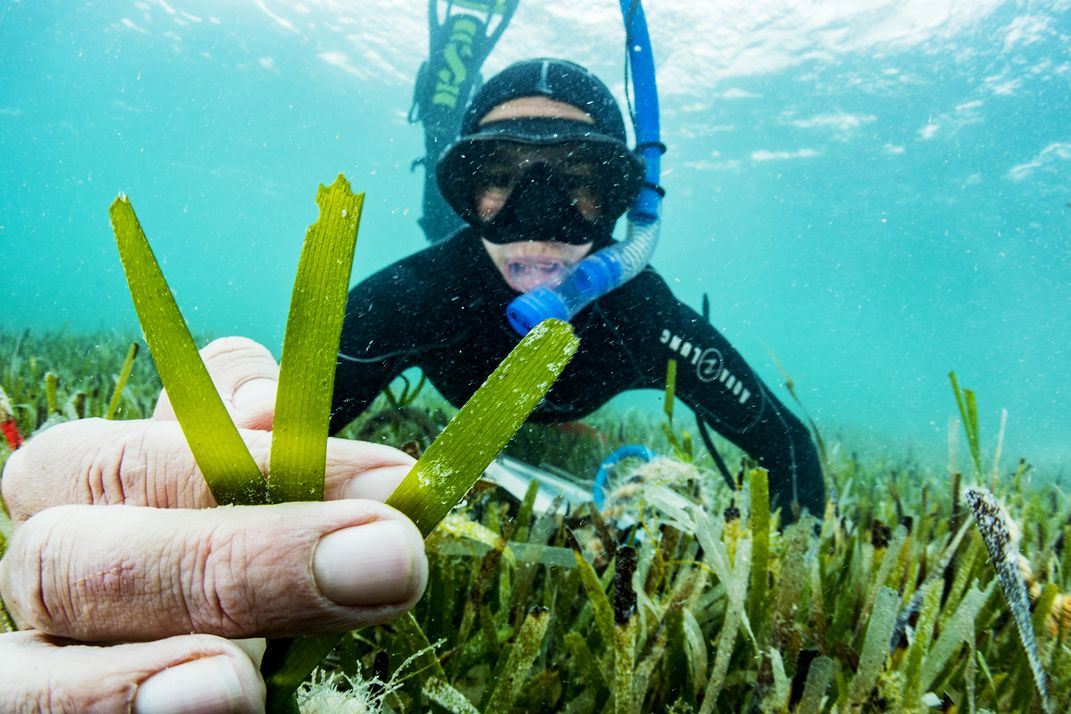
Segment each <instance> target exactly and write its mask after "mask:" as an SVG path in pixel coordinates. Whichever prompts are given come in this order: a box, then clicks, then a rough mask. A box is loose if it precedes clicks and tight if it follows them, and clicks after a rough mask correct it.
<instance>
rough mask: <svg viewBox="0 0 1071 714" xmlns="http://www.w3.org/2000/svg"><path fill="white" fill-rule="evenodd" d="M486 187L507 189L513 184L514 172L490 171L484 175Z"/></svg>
mask: <svg viewBox="0 0 1071 714" xmlns="http://www.w3.org/2000/svg"><path fill="white" fill-rule="evenodd" d="M483 183H484V186H485V187H486V188H497V189H507V188H509V187H510V186H512V185H513V174H512V173H511V172H509V171H490V172H488V173H486V174H485V175H484V177H483Z"/></svg>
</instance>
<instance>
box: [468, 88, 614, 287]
mask: <svg viewBox="0 0 1071 714" xmlns="http://www.w3.org/2000/svg"><path fill="white" fill-rule="evenodd" d="M534 117H549V118H557V119H573V120H575V121H582V122H587V123H589V124H594V121H593V120H592V118H591V116H589V115H588V113H587V112H585V111H583V110H581V109H580V108H578V107H574V106H573V105H571V104H565V103H564V102H559V101H555V100H553V99H548V98H547V97H521V98H520V99H512V100H510V101H508V102H504V103H502V104H500V105H498V106H497V107H495V108H494V109H492V110H491V111H489V112H488V113H487V114H486V115H485V116H484V117H483V119H481V120H480V124H481V125H483V124H488V123H490V122H495V121H502V120H505V119H521V118H534ZM570 151H571V149H570V147H567V146H561V147H553V146H552V147H532V146H523V145H517V146H515V147H510V148H509V149H508V154H501V155H496V157H495V159H494V161H495V162H498V164H494V165H490V166H488V167H486V170H487V171H486V175H487V176H490V177H500V179H498V180H489V181H487V182H485V183H484V185H482V186H480V187H479V189H478V190H477V193H476V197H475V198H476V210H477V213H478V214H479V216H480V218H481V219H483V220H490V219H491V218H494V216H495V215H496V214H497V213H498V212H499V211H501V210H502V207H503V206H504V205H505V203H506V199H507V198H509V194H510V190H511V188H512V186H511V180H513V178H514V177H516V176H519V175H521V174H522V173H523V171H524V170H525V169H527V168H528V166H529V165H531V163H533V162H546V163H554V164H559V165H561V166H562V167H565V168H563V170H564V171H567V172H568V174H567V175H566V178H567V179H572V180H574V183H575V185H576V188H575V190H574V191H571V192H570V199H571V200H572V201H573V205H574V206H575V207H576V210H577V212H578V213H580V215H581V216H582V217H583V218H584V219H586V220H590V221H593V220H595V218H596V217H598V215H599V205H598V200H597V198H596V196H595V195H594V193H593V192H592V191H591V190H590V189H589V188H587V186H588V185H589V184H590V180H589V179H590V178H591V176H590V175H589V176H585V175H583V173H584V171H585V170H587V171H589V172H590V173H593V170H592V169H591V168H590V167H588V168H587V169H585V167H584V166H583V165H582V164H579V163H578V164H575V165H572V166H569V165H568V162H566V161H563V160H564V159H566V158H567V156H568V153H569V152H570ZM591 245H592V244H591V243H590V242H589V243H583V244H580V245H576V244H568V243H561V242H558V241H519V242H515V243H503V244H497V243H492V242H490V241H488V240H486V239H484V240H483V246H484V249H485V250H486V251H487V254H488V256H490V258H491V262H492V263H494V265H495V267H496V268H498V272H499V273H500V274H501V275H502V277H503V279H505V281H506V283H508V284H509V286H510V287H511V288H513V289H514V290H516V291H517V292H521V293H524V292H528V291H529V290H532V289H534V288H537V287H539V286H540V285H546V284H548V283H550V284H554V283H557V282H558V281H559V280H561V278H562V277H564V273H565V271H566V270H567V269H568V268H569V267H571V266H573V265H575V264H576V263H578V262H580V261H581V260H582V259H583V258H584V256H586V255H587V254H588V253H590V252H591Z"/></svg>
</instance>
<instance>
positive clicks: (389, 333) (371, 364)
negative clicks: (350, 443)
mask: <svg viewBox="0 0 1071 714" xmlns="http://www.w3.org/2000/svg"><path fill="white" fill-rule="evenodd" d="M407 260H408V259H407ZM413 273H414V271H413V269H412V268H411V266H409V265H408V264H407V261H406V260H403V261H400V262H398V263H395V264H394V265H392V266H390V267H389V268H386V269H385V270H383V271H381V272H379V273H377V274H375V275H373V276H372V277H370V278H368V279H367V280H365V281H364V282H361V283H359V284H358V285H356V286H355V287H354V288H353V289H351V290H350V294H349V298H348V300H347V302H346V316H345V318H344V319H343V322H342V336H341V339H340V342H339V350H338V360H337V362H336V366H335V387H334V397H333V399H332V404H331V427H330V430H331V433H332V434H334V433H336V432H337V431H339V430H340V429H342V428H343V427H345V426H346V425H347V424H349V423H350V422H351V421H353V419H355V418H356V417H357V416H358V415H359V414H360V413H361V412H363V411H364V410H365V409H367V408H368V405H370V404H371V403H372V401H373V400H375V398H376V397H377V396H378V395H379V394H380V392H382V391H383V389H384V388H386V386H387V385H388V384H390V382H391V380H393V379H394V378H395V377H397V376H398V375H399V374H401V373H402V372H403V371H404V370H405V369H407V368H408V367H411V366H413V365H414V364H415V360H416V355H417V350H416V349H415V347H414V345H416V344H418V340H419V337H418V336H417V334H418V333H419V332H421V329H420V325H421V323H420V322H419V321H417V320H415V319H413V318H414V315H413V314H412V313H414V312H415V307H414V306H415V304H416V303H415V301H416V300H417V299H418V296H416V295H415V294H414V291H415V286H419V281H418V279H417V276H415V275H414V274H413Z"/></svg>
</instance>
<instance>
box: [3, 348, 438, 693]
mask: <svg viewBox="0 0 1071 714" xmlns="http://www.w3.org/2000/svg"><path fill="white" fill-rule="evenodd" d="M202 355H203V356H204V358H205V362H206V364H207V365H208V367H209V371H210V373H211V374H212V375H213V380H214V381H215V383H216V386H217V388H218V389H219V391H220V394H221V395H222V396H223V399H224V403H225V404H226V405H227V408H228V411H230V413H231V415H232V418H233V419H234V421H235V423H236V424H237V425H238V426H239V428H240V429H241V434H242V437H243V439H244V440H245V442H246V444H247V445H248V446H249V449H250V452H251V453H252V455H253V458H254V459H255V460H256V461H257V463H258V464H259V465H260V466H261V469H262V471H264V472H267V466H268V460H269V451H270V447H271V434H270V432H269V431H266V429H270V427H271V422H272V415H273V407H274V395H275V381H276V379H277V375H278V367H277V365H276V364H275V362H274V360H273V359H272V358H271V355H270V354H269V353H268V351H267V350H266V349H264V348H263V347H261V346H260V345H257V344H256V343H253V342H250V341H248V340H243V339H239V338H227V339H224V340H217V341H216V342H213V343H212V344H211V345H209V346H208V347H206V348H205V350H203V351H202ZM412 463H413V460H412V458H410V457H409V456H407V455H405V454H404V453H402V452H400V451H397V450H395V449H392V448H390V447H386V446H382V445H376V444H367V443H361V442H353V441H347V440H340V439H330V440H329V441H328V450H327V468H326V474H325V497H326V498H327V499H328V500H327V501H325V502H324V503H286V504H278V505H272V506H236V507H225V508H211V506H214V505H215V502H214V501H213V499H212V495H211V493H210V492H209V490H208V488H207V486H206V484H205V482H204V479H203V477H202V476H201V473H200V471H199V470H198V468H197V466H196V464H195V463H194V461H193V457H192V455H191V453H190V451H189V447H188V446H187V445H186V441H185V437H184V436H183V435H182V431H181V429H180V428H179V425H178V422H177V421H174V415H173V411H171V408H170V404H169V402H168V401H167V400H166V396H162V398H161V400H160V403H159V404H158V405H157V409H156V412H155V413H154V416H153V418H152V419H147V420H139V421H105V420H101V419H85V420H81V421H77V422H69V423H67V424H61V425H58V426H56V427H53V428H51V429H49V430H47V431H45V432H43V433H41V434H39V435H38V436H36V437H34V438H33V439H31V440H30V441H29V442H27V443H26V444H25V445H24V446H23V447H22V448H21V449H19V450H18V451H16V452H15V453H14V454H12V455H11V457H10V458H9V459H8V462H7V465H6V467H5V469H4V474H3V480H2V482H0V485H2V487H3V495H4V499H5V501H6V503H7V505H8V507H9V509H10V512H11V516H12V520H13V521H14V523H15V532H14V535H13V537H12V539H11V542H10V544H9V548H8V552H7V554H6V555H5V557H4V559H3V561H2V562H0V593H2V595H3V599H4V602H5V603H6V605H7V607H8V609H9V610H10V612H11V613H12V615H13V616H14V618H15V620H16V621H17V622H18V624H19V625H20V626H21V627H23V628H26V629H24V630H23V631H20V632H16V633H10V634H5V635H0V671H3V672H5V673H11V672H17V673H18V675H16V676H10V675H8V676H7V677H5V679H4V681H3V682H0V709H4V710H16V711H18V710H34V711H36V710H42V709H43V710H46V711H47V710H57V711H59V710H63V711H66V710H78V711H83V710H93V709H100V710H105V711H111V710H127V709H130V708H133V709H134V710H135V711H256V710H258V709H262V708H263V706H264V685H263V682H262V680H261V678H260V674H259V670H258V665H259V659H260V656H261V655H262V654H263V642H262V641H260V640H255V641H246V642H235V641H233V640H237V639H240V638H252V637H264V636H290V635H296V634H302V633H312V632H321V631H331V630H342V629H353V628H357V627H362V626H365V625H370V624H375V623H379V622H383V621H386V620H389V619H391V618H393V617H395V616H397V615H399V614H401V613H402V612H404V611H405V610H407V609H408V608H410V607H412V605H413V604H414V603H415V602H416V601H417V599H419V597H420V595H421V594H422V593H423V590H424V585H425V582H426V579H427V560H426V558H425V555H424V545H423V539H422V538H421V535H420V532H419V531H418V530H417V528H416V527H415V526H414V525H413V524H412V523H411V522H410V521H409V520H408V519H407V518H406V517H405V516H404V515H402V514H401V513H400V512H398V511H396V510H394V509H392V508H390V507H388V506H386V505H384V504H383V503H382V501H383V500H384V499H385V498H386V497H387V496H388V495H390V493H391V492H392V491H393V490H394V488H395V486H397V484H398V483H399V482H400V481H401V479H402V478H403V477H404V476H405V474H406V473H407V472H408V470H409V468H410V467H411V466H412ZM190 633H196V634H190ZM85 643H94V644H85ZM100 643H124V644H111V645H109V646H107V647H106V648H102V647H101V646H100Z"/></svg>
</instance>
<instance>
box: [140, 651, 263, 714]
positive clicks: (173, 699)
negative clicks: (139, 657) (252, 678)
mask: <svg viewBox="0 0 1071 714" xmlns="http://www.w3.org/2000/svg"><path fill="white" fill-rule="evenodd" d="M258 707H259V708H262V707H263V704H260V703H257V702H250V701H248V699H247V697H246V696H245V693H244V692H243V691H242V683H241V680H240V678H239V677H238V673H237V672H235V671H234V663H233V662H232V660H231V659H230V658H228V657H221V656H219V657H202V658H201V659H195V660H192V661H190V662H184V663H183V664H180V665H177V666H175V667H168V668H167V669H165V670H161V671H160V672H157V673H156V674H154V675H153V676H151V677H149V678H148V679H146V680H145V681H144V682H142V683H141V684H140V685H139V686H138V691H137V694H135V695H134V711H135V712H137V713H138V714H180V713H184V712H205V711H250V710H252V709H253V708H258Z"/></svg>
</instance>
